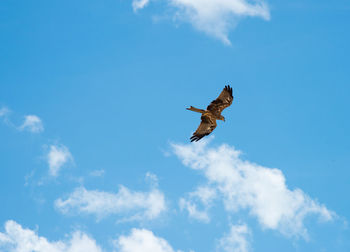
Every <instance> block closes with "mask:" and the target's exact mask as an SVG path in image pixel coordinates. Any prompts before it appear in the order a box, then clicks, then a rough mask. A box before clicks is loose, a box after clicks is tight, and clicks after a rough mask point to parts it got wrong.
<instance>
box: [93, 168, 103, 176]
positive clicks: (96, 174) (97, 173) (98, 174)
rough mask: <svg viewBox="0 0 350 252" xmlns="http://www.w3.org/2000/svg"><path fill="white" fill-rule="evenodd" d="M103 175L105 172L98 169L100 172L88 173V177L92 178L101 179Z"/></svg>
mask: <svg viewBox="0 0 350 252" xmlns="http://www.w3.org/2000/svg"><path fill="white" fill-rule="evenodd" d="M104 175H105V170H103V169H100V170H94V171H92V172H90V176H92V177H103V176H104Z"/></svg>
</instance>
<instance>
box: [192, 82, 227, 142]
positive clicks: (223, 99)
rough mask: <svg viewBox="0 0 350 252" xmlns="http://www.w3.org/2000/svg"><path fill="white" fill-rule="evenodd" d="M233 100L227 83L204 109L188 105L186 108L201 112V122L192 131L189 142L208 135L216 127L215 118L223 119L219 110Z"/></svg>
mask: <svg viewBox="0 0 350 252" xmlns="http://www.w3.org/2000/svg"><path fill="white" fill-rule="evenodd" d="M232 101H233V96H232V88H231V87H230V86H229V85H227V86H225V88H224V89H223V90H222V92H221V94H220V95H219V97H218V98H216V100H214V101H212V102H211V103H210V104H209V106H208V107H207V109H206V110H204V109H198V108H195V107H192V106H191V107H189V108H187V109H188V110H191V111H194V112H198V113H201V114H202V116H201V123H200V124H199V126H198V128H197V130H196V132H194V133H193V135H192V137H191V138H190V139H191V142H193V141H196V142H197V141H198V140H200V139H201V138H202V137H204V136H207V135H209V134H210V133H211V132H212V131H213V130H214V129H215V128H216V120H222V121H225V117H223V116H222V115H221V112H222V111H223V110H224V109H225V108H227V107H228V106H230V105H231V104H232Z"/></svg>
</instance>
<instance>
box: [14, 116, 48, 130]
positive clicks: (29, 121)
mask: <svg viewBox="0 0 350 252" xmlns="http://www.w3.org/2000/svg"><path fill="white" fill-rule="evenodd" d="M18 129H19V130H28V131H29V132H32V133H40V132H42V131H44V126H43V123H42V121H41V119H40V118H39V117H38V116H36V115H27V116H25V117H24V122H23V124H22V125H21V126H19V128H18Z"/></svg>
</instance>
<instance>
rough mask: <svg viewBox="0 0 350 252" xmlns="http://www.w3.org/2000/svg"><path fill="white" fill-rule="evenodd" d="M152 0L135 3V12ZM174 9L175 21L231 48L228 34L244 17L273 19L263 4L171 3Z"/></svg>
mask: <svg viewBox="0 0 350 252" xmlns="http://www.w3.org/2000/svg"><path fill="white" fill-rule="evenodd" d="M149 1H150V0H133V2H132V6H133V8H134V11H137V10H139V9H142V8H144V7H145V6H147V4H148V3H149ZM168 4H169V5H170V6H172V7H173V8H174V9H175V14H174V18H175V19H177V20H181V21H184V22H188V23H190V24H191V25H192V26H193V27H194V28H196V29H197V30H199V31H202V32H204V33H206V34H208V35H210V36H213V37H215V38H217V39H219V40H221V41H222V42H223V43H225V44H228V45H229V44H231V42H230V40H229V39H228V34H229V32H230V31H231V30H232V29H234V28H235V26H236V24H237V22H238V21H239V20H240V19H241V18H243V17H260V18H263V19H265V20H269V19H270V11H269V8H268V6H267V4H266V3H265V2H264V1H263V0H215V1H212V0H168Z"/></svg>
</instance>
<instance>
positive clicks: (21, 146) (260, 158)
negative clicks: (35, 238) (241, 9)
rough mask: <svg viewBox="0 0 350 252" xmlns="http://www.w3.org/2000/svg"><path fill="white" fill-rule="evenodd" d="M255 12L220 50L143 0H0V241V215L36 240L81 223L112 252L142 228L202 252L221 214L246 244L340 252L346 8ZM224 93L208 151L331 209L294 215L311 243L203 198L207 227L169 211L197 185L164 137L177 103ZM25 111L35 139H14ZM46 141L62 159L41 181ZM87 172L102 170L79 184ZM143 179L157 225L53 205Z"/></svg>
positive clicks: (313, 4)
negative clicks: (260, 170)
mask: <svg viewBox="0 0 350 252" xmlns="http://www.w3.org/2000/svg"><path fill="white" fill-rule="evenodd" d="M266 3H267V4H268V6H269V12H270V16H271V18H270V20H263V19H261V18H256V17H251V18H249V17H248V18H243V19H240V20H239V22H238V24H237V27H236V28H235V29H234V30H231V31H230V32H229V39H230V41H231V43H232V45H225V44H224V43H222V41H220V40H218V39H217V38H215V37H213V36H210V35H208V34H205V33H203V32H201V31H199V30H198V29H196V28H194V27H193V26H192V25H191V24H190V23H188V22H182V21H176V22H173V21H172V18H171V15H172V14H169V12H170V11H169V9H168V7H167V4H166V3H162V2H157V1H154V2H151V3H150V4H149V6H147V7H145V8H144V9H141V10H138V11H137V12H134V11H133V9H132V6H131V2H130V1H111V0H106V1H96V0H87V1H79V0H78V1H56V0H51V1H42V0H38V1H9V0H4V1H1V3H0V109H1V108H2V107H7V108H8V109H10V110H11V113H9V114H8V115H7V116H6V120H5V119H4V118H5V117H3V120H1V123H0V139H1V140H0V200H1V207H0V232H5V229H4V225H5V223H6V221H8V220H14V221H15V222H17V223H18V224H20V225H21V226H23V228H28V229H31V230H36V232H37V234H38V235H40V236H43V237H46V238H47V239H48V240H49V241H57V240H61V239H63V238H64V236H65V235H66V234H70V233H71V232H72V230H75V229H79V230H83V231H84V232H85V233H87V234H89V236H90V237H93V238H94V239H95V240H96V242H97V244H99V246H101V247H102V248H103V249H104V250H106V251H112V247H113V246H112V245H111V243H110V240H111V239H115V238H117V237H118V236H119V235H126V234H129V232H130V229H131V228H145V229H148V230H151V231H152V232H153V233H154V234H155V235H156V236H158V237H162V238H164V239H166V240H167V242H169V244H171V246H172V247H173V248H174V249H181V250H183V251H186V252H187V251H189V250H190V249H192V250H193V251H196V252H206V251H215V250H216V245H215V244H216V243H217V240H218V239H219V238H220V237H222V235H223V234H224V233H227V232H228V230H229V226H228V225H227V222H228V218H230V219H233V220H239V221H244V222H245V223H247V225H248V226H249V228H250V230H251V238H250V241H249V244H250V248H249V250H250V251H256V252H260V251H261V252H263V251H269V252H273V251H276V252H277V251H307V252H311V251H332V252H335V251H344V252H346V251H350V231H349V230H348V227H347V224H346V223H347V222H348V221H349V220H350V197H349V192H350V183H349V181H350V171H349V168H350V167H349V163H350V136H349V134H348V130H349V129H350V117H349V108H350V100H349V95H350V86H349V84H350V75H349V73H350V72H349V69H350V64H349V58H350V46H349V45H350V33H349V26H350V3H349V2H348V1H345V0H340V1H336V2H331V1H324V0H321V1H320V0H318V1H316V0H306V1H305V0H303V1H302V0H296V1H293V2H288V1H277V0H269V1H267V2H266ZM168 16H170V18H169V17H168ZM226 84H230V85H231V86H232V87H233V88H234V94H235V101H234V103H233V104H232V106H231V107H229V108H228V109H226V110H225V111H224V112H223V114H224V116H225V117H226V122H225V123H223V122H218V127H217V128H216V130H215V131H214V133H213V134H214V135H215V138H214V139H212V140H211V142H210V143H209V145H210V146H213V147H217V146H220V145H221V144H223V143H226V144H228V145H230V146H234V147H235V148H236V149H238V150H241V151H242V152H243V158H244V159H246V160H249V161H250V162H254V163H257V164H259V165H262V166H265V167H271V168H278V169H280V170H281V171H282V172H283V174H284V176H285V178H286V184H287V186H288V188H289V189H291V190H293V189H295V188H300V189H301V190H303V191H304V192H305V193H306V194H307V195H309V196H310V197H311V198H312V199H317V201H318V202H320V203H321V204H324V205H325V206H326V207H327V209H329V210H331V211H334V212H335V213H336V215H337V217H336V218H334V219H333V220H332V221H329V222H325V223H322V222H319V221H318V218H317V217H313V216H310V218H306V219H305V223H304V224H305V226H306V227H307V229H308V231H309V236H310V237H309V240H305V239H303V238H295V237H294V238H293V237H286V236H284V235H283V234H281V233H279V232H278V231H276V230H270V229H264V228H262V227H261V226H260V225H259V223H258V221H257V220H256V218H254V217H252V216H251V215H250V214H249V212H248V211H245V210H242V211H240V212H238V213H236V214H231V215H230V216H229V217H227V215H226V213H224V210H223V209H222V207H220V205H217V206H216V207H214V208H213V209H212V210H211V221H210V223H208V224H206V223H202V222H198V221H196V220H192V219H190V218H189V217H188V214H187V213H186V212H185V211H181V210H180V207H179V204H178V201H179V198H180V197H184V195H186V193H188V192H191V191H193V190H194V189H195V188H196V187H197V186H198V185H200V184H202V183H204V181H205V179H204V178H203V176H202V175H200V173H199V172H198V171H193V170H191V169H189V168H188V167H185V166H184V165H182V163H181V160H179V159H178V158H177V157H176V156H175V155H174V154H172V150H171V147H170V143H180V144H185V143H186V144H187V142H188V141H189V137H190V135H191V133H192V132H193V131H194V130H195V129H196V127H197V126H198V124H199V115H197V114H195V113H192V112H189V111H186V110H185V108H186V106H189V105H193V106H197V107H202V108H205V107H206V106H207V105H208V103H209V102H210V101H211V100H213V99H214V98H216V97H217V95H218V94H219V92H220V91H221V90H222V88H223V87H224V86H225V85H226ZM26 115H36V116H38V117H39V118H40V119H41V120H42V123H43V126H44V131H42V132H41V133H32V132H30V131H28V130H22V131H21V130H19V129H18V127H19V126H20V125H21V124H22V123H23V120H24V116H26ZM0 119H1V118H0ZM9 121H10V123H9ZM55 144H56V145H64V146H66V147H67V148H68V149H69V152H70V153H71V155H72V157H73V159H74V162H73V161H71V162H67V163H66V164H65V165H64V166H62V169H61V171H60V174H59V176H56V177H52V176H50V175H49V174H48V169H49V168H48V164H47V160H46V155H47V151H48V146H50V145H55ZM169 154H170V155H169ZM96 170H103V171H104V174H103V175H102V176H91V175H89V174H90V173H91V172H92V171H96ZM147 172H151V173H152V174H155V175H156V176H157V177H158V183H159V186H158V189H159V190H160V191H162V192H163V193H164V196H165V198H166V201H167V206H168V210H166V213H165V214H164V215H162V216H161V217H159V218H157V219H155V220H151V221H141V222H140V221H130V222H123V223H119V222H118V219H120V218H121V216H119V215H118V216H116V215H113V214H112V215H110V216H107V217H105V218H103V219H102V220H96V218H95V217H94V215H89V214H62V213H61V212H60V211H58V210H57V209H56V208H55V206H54V202H55V200H57V199H58V198H64V197H66V196H68V195H69V194H70V193H71V192H72V191H73V190H74V189H75V188H77V187H79V186H84V187H85V188H86V189H88V190H99V191H106V192H113V193H117V191H118V186H119V185H123V186H125V187H127V188H129V189H130V190H132V191H149V188H150V185H149V184H148V183H147V182H145V180H144V177H145V174H146V173H147ZM4 251H5V250H4Z"/></svg>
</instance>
